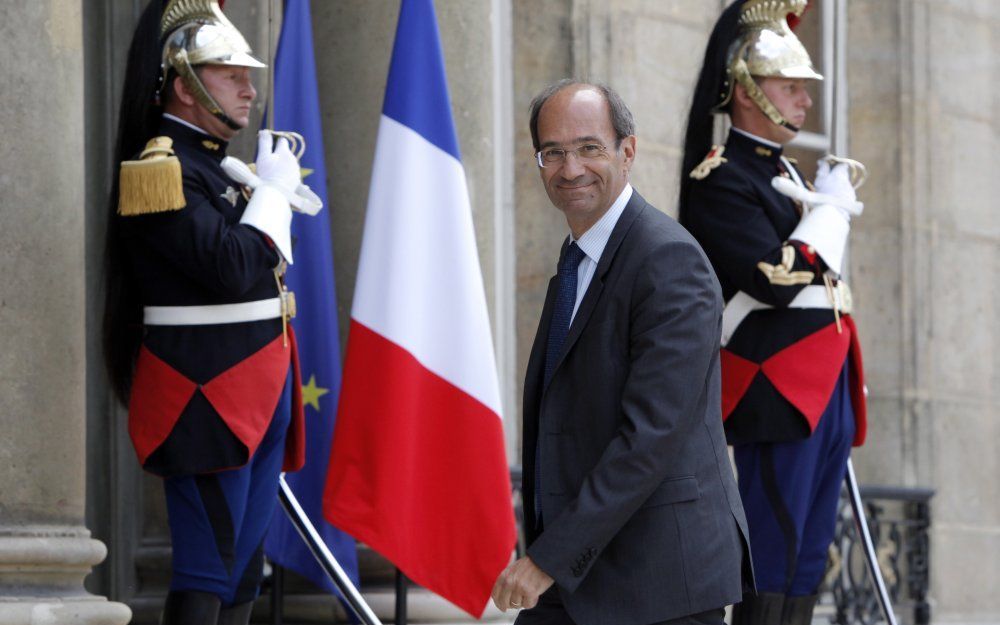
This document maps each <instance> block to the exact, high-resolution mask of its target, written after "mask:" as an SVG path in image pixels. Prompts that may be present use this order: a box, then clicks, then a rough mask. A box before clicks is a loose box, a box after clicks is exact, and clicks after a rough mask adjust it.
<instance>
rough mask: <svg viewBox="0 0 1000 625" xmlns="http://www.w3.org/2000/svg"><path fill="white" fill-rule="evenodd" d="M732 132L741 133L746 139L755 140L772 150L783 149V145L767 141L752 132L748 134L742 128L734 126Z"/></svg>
mask: <svg viewBox="0 0 1000 625" xmlns="http://www.w3.org/2000/svg"><path fill="white" fill-rule="evenodd" d="M732 130H733V131H734V132H738V133H740V134H741V135H743V136H744V137H747V138H749V139H753V140H754V141H756V142H757V143H763V144H764V145H768V146H771V147H772V148H775V149H776V150H780V149H782V145H781V144H780V143H778V142H776V141H771V140H770V139H765V138H764V137H758V136H757V135H755V134H753V133H752V132H747V131H746V130H743V129H742V128H737V127H736V126H733V128H732Z"/></svg>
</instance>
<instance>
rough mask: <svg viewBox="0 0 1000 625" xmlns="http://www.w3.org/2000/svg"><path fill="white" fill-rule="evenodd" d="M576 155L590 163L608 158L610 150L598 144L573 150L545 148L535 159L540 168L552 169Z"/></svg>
mask: <svg viewBox="0 0 1000 625" xmlns="http://www.w3.org/2000/svg"><path fill="white" fill-rule="evenodd" d="M574 153H575V154H576V157H577V158H578V159H580V160H581V161H589V160H594V159H595V158H604V157H605V156H607V153H608V148H606V147H605V146H603V145H600V144H598V143H585V144H583V145H581V146H580V147H578V148H573V149H571V150H568V149H566V148H545V149H544V150H539V151H538V152H536V153H535V158H536V159H537V160H538V166H539V167H551V166H553V165H561V164H563V163H564V162H566V159H567V158H568V157H569V155H570V154H574Z"/></svg>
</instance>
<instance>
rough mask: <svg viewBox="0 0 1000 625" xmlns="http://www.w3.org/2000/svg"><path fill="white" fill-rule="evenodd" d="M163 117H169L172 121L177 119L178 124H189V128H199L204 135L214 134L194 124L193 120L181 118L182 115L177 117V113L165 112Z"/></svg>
mask: <svg viewBox="0 0 1000 625" xmlns="http://www.w3.org/2000/svg"><path fill="white" fill-rule="evenodd" d="M163 117H164V119H169V120H171V121H175V122H177V123H178V124H181V125H182V126H187V127H188V128H190V129H191V130H197V131H198V132H200V133H201V134H203V135H208V136H209V137H211V136H212V135H210V134H209V133H208V132H207V131H205V130H204V129H202V128H199V127H198V126H195V125H194V124H192V123H191V122H189V121H187V120H184V119H181V118H180V117H177V116H176V115H173V114H171V113H164V114H163Z"/></svg>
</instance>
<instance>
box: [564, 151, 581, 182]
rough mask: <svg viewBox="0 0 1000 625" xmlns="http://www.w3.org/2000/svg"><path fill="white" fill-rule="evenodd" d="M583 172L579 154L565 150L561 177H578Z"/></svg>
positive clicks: (570, 178)
mask: <svg viewBox="0 0 1000 625" xmlns="http://www.w3.org/2000/svg"><path fill="white" fill-rule="evenodd" d="M583 173H584V167H583V163H582V162H581V159H580V155H579V154H577V153H576V152H574V151H573V150H569V151H567V152H566V157H565V158H564V159H563V165H562V175H563V178H567V179H569V180H573V179H574V178H579V177H580V176H582V175H583Z"/></svg>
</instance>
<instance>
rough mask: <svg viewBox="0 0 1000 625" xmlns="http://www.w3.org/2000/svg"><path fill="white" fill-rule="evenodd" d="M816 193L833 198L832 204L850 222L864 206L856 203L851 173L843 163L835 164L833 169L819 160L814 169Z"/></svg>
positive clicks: (823, 159) (828, 163)
mask: <svg viewBox="0 0 1000 625" xmlns="http://www.w3.org/2000/svg"><path fill="white" fill-rule="evenodd" d="M815 185H816V192H817V193H820V194H822V195H824V196H828V197H829V198H835V199H836V201H834V202H825V203H828V204H833V205H834V206H836V207H837V208H839V209H841V210H842V211H844V213H845V214H844V217H845V218H846V219H847V220H848V221H850V219H851V215H855V216H857V215H860V214H861V213H862V211H864V208H865V205H864V204H862V203H861V202H858V195H857V193H856V192H855V190H854V185H853V184H852V183H851V172H850V169H849V168H848V166H847V165H846V164H845V163H837V165H835V166H834V167H833V168H831V167H830V162H829V161H828V160H826V159H825V158H821V159H819V162H818V163H817V167H816V183H815Z"/></svg>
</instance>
